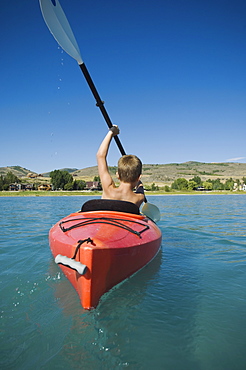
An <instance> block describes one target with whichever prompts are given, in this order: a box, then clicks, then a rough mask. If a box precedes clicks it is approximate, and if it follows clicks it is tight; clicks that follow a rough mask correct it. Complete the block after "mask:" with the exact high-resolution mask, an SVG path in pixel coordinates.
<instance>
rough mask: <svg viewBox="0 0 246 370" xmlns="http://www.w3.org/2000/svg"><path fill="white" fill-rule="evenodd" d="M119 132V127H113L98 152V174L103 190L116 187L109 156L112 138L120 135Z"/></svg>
mask: <svg viewBox="0 0 246 370" xmlns="http://www.w3.org/2000/svg"><path fill="white" fill-rule="evenodd" d="M119 132H120V130H119V128H118V126H115V125H114V126H113V127H111V129H110V130H109V131H108V133H107V135H106V136H105V138H104V139H103V141H102V143H101V145H100V147H99V149H98V151H97V165H98V173H99V176H100V179H101V183H102V188H103V189H106V188H107V187H109V186H110V185H114V182H113V179H112V177H111V175H110V173H109V171H108V164H107V154H108V149H109V145H110V143H111V140H112V138H113V137H114V136H115V135H118V134H119Z"/></svg>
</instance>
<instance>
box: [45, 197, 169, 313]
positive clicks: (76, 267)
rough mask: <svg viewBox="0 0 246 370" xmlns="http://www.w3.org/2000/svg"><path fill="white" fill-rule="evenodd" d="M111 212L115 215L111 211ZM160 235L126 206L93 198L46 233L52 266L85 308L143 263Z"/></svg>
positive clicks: (155, 250) (131, 206) (153, 252)
mask: <svg viewBox="0 0 246 370" xmlns="http://www.w3.org/2000/svg"><path fill="white" fill-rule="evenodd" d="M116 209H117V211H116ZM161 237H162V236H161V231H160V229H159V228H158V227H157V225H156V224H155V223H154V222H153V221H152V220H151V219H149V218H148V217H146V216H144V215H141V214H140V213H139V209H138V207H137V206H136V205H135V204H133V203H130V202H125V201H115V200H114V201H112V200H104V199H94V200H90V201H88V202H86V203H85V204H84V205H83V207H82V210H81V211H80V212H76V213H72V214H71V215H69V216H67V217H65V218H63V219H62V220H61V221H59V222H58V223H57V224H55V225H54V226H53V227H52V228H51V230H50V233H49V241H50V248H51V251H52V254H53V256H54V257H55V262H56V263H58V264H59V266H60V268H61V269H62V271H63V273H64V274H65V276H66V277H67V278H68V280H69V281H70V282H71V284H72V285H73V287H74V288H75V289H76V291H77V293H78V295H79V297H80V301H81V305H82V306H83V307H84V308H85V309H90V308H93V307H96V306H97V304H98V302H99V300H100V297H101V296H102V295H103V294H104V293H106V292H107V291H108V290H109V289H111V288H112V287H113V286H115V285H117V284H118V283H120V282H121V281H123V280H125V279H127V278H128V277H130V276H131V275H132V274H134V273H135V272H137V271H138V270H139V269H141V268H142V267H144V266H145V265H146V264H148V263H149V262H150V261H151V260H152V259H153V258H154V257H155V256H156V254H157V253H158V251H159V249H160V246H161Z"/></svg>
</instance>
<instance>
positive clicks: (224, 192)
mask: <svg viewBox="0 0 246 370" xmlns="http://www.w3.org/2000/svg"><path fill="white" fill-rule="evenodd" d="M145 194H146V196H148V195H208V194H209V195H228V194H245V195H246V192H245V191H227V190H221V191H200V192H199V191H170V192H165V191H147V192H145ZM79 195H80V196H87V197H92V196H96V195H97V196H101V195H102V192H101V191H93V192H88V191H0V197H49V196H51V197H56V196H79Z"/></svg>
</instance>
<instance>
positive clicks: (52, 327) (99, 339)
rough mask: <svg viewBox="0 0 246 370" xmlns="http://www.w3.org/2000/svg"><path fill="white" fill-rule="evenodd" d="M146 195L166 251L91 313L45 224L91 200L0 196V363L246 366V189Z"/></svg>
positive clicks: (23, 366) (82, 366)
mask: <svg viewBox="0 0 246 370" xmlns="http://www.w3.org/2000/svg"><path fill="white" fill-rule="evenodd" d="M148 199H149V201H150V202H151V203H155V204H156V205H157V206H158V207H159V208H160V210H161V213H162V220H161V222H160V223H159V226H160V228H161V230H162V234H163V242H162V250H161V252H160V253H159V254H158V256H157V257H156V258H155V259H154V260H153V262H152V263H150V264H149V265H148V266H147V267H145V268H144V269H142V270H141V271H140V272H139V273H137V274H136V275H134V276H133V277H132V278H130V279H128V280H127V281H125V282H124V283H123V284H121V285H120V286H118V287H117V288H116V289H113V290H112V291H111V292H109V293H107V294H106V295H104V296H103V298H102V300H101V303H100V304H99V306H98V307H97V308H96V309H95V310H92V311H85V310H84V309H83V308H82V307H81V306H80V303H79V299H78V297H77V294H76V293H75V291H74V290H73V288H72V286H71V285H70V283H69V282H68V281H67V280H66V279H65V278H64V276H63V274H62V273H61V272H60V269H59V267H58V266H56V265H55V263H54V262H53V258H52V255H51V253H50V250H49V245H48V231H49V229H50V227H51V226H52V225H53V224H54V223H55V222H57V221H58V220H59V219H61V218H62V217H64V216H65V215H67V214H69V213H71V212H73V211H75V210H78V209H80V206H81V204H82V202H84V201H85V200H87V198H85V197H21V198H3V197H2V198H0V230H1V236H0V254H1V269H0V292H1V296H0V297H1V302H0V325H1V326H0V327H1V332H0V335H1V342H0V351H1V353H0V354H1V356H0V368H1V369H18V370H19V369H25V370H26V369H51V370H53V369H93V370H94V369H121V368H129V369H150V368H152V369H164V370H173V369H175V370H179V369H182V370H184V369H189V370H193V369H194V370H200V369H201V370H207V369H208V370H213V369H214V370H220V369H221V370H227V369H228V370H232V369H233V370H241V369H242V370H244V369H246V356H245V345H246V285H245V284H246V196H245V195H219V196H216V195H197V196H159V197H148Z"/></svg>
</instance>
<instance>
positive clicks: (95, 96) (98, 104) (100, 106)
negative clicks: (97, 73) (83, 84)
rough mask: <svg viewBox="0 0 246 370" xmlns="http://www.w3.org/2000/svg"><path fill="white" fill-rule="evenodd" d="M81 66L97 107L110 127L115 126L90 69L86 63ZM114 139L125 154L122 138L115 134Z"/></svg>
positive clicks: (122, 153)
mask: <svg viewBox="0 0 246 370" xmlns="http://www.w3.org/2000/svg"><path fill="white" fill-rule="evenodd" d="M79 66H80V69H81V71H82V72H83V75H84V77H85V79H86V81H87V83H88V85H89V87H90V89H91V92H92V94H93V96H94V98H95V99H96V105H97V107H99V109H100V111H101V113H102V115H103V117H104V119H105V121H106V123H107V125H108V127H109V128H111V127H112V126H113V124H112V122H111V119H110V118H109V115H108V113H107V111H106V109H105V107H104V102H103V101H102V100H101V98H100V96H99V94H98V92H97V89H96V86H95V85H94V83H93V81H92V79H91V76H90V74H89V72H88V69H87V68H86V65H85V63H82V64H79ZM114 140H115V142H116V144H117V146H118V148H119V150H120V152H121V155H125V154H126V152H125V150H124V148H123V146H122V144H121V142H120V139H119V138H118V136H114Z"/></svg>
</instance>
